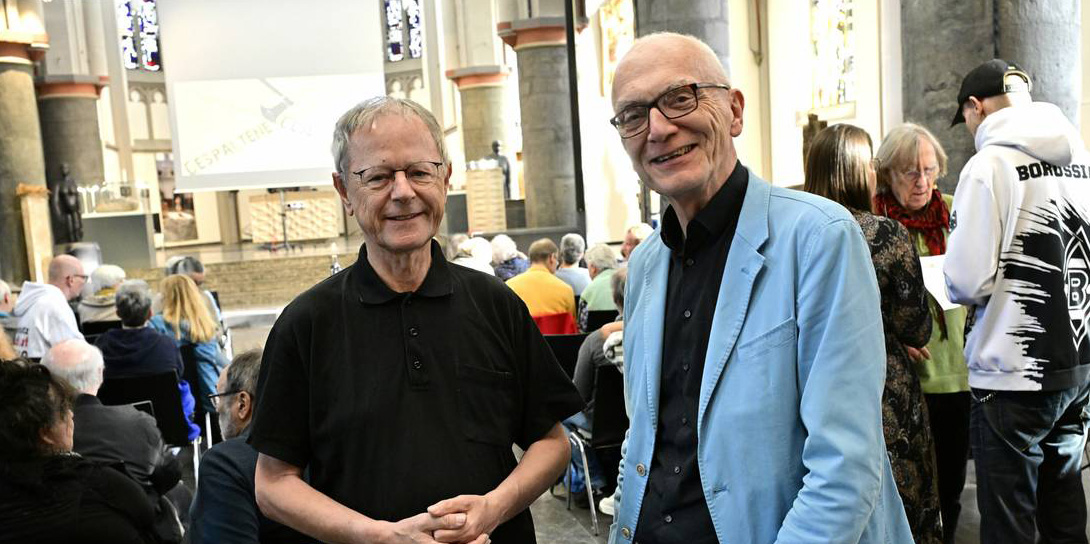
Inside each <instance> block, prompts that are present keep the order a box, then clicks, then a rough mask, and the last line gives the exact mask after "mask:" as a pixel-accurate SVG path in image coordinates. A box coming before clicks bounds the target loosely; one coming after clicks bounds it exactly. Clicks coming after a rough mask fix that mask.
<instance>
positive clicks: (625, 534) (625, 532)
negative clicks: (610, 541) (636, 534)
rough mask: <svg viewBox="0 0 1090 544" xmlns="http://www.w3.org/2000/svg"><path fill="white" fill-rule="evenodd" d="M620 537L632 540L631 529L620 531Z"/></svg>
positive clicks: (626, 528)
mask: <svg viewBox="0 0 1090 544" xmlns="http://www.w3.org/2000/svg"><path fill="white" fill-rule="evenodd" d="M621 536H623V537H625V538H626V539H629V540H631V539H632V529H629V528H628V527H625V528H623V529H621Z"/></svg>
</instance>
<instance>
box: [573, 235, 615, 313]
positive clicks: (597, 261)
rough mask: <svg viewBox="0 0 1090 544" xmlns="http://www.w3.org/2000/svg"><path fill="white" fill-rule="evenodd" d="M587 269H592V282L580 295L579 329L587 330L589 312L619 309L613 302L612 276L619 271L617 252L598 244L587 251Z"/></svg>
mask: <svg viewBox="0 0 1090 544" xmlns="http://www.w3.org/2000/svg"><path fill="white" fill-rule="evenodd" d="M587 269H588V270H589V271H590V278H591V279H590V284H589V285H587V288H586V289H584V290H583V294H582V295H580V296H579V330H581V331H586V330H587V315H588V313H589V312H597V311H601V310H614V311H616V310H617V305H616V304H614V302H613V293H612V290H611V288H610V283H609V282H610V278H612V277H613V273H614V272H616V271H617V254H616V253H614V252H613V248H611V247H609V246H607V245H605V244H598V245H596V246H594V247H592V248H590V249H589V250H588V251H587Z"/></svg>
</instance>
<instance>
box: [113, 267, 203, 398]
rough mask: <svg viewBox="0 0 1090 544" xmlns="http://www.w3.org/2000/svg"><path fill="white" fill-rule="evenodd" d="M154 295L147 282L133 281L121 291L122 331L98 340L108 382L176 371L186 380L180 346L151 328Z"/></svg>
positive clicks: (125, 283) (119, 304)
mask: <svg viewBox="0 0 1090 544" xmlns="http://www.w3.org/2000/svg"><path fill="white" fill-rule="evenodd" d="M151 305H152V295H151V290H150V289H148V284H147V283H146V282H144V281H143V280H129V281H126V282H124V283H122V284H121V286H120V287H118V289H117V315H118V317H119V318H120V319H121V328H120V329H111V330H108V331H106V332H104V333H103V334H102V336H99V337H98V340H96V341H95V347H97V348H98V349H100V350H102V357H103V358H104V359H105V361H106V378H107V379H110V378H132V377H138V376H151V375H153V374H162V373H163V372H167V371H171V370H173V371H174V372H176V373H177V374H178V377H179V378H181V377H182V371H183V366H182V364H183V363H182V356H181V354H180V353H179V352H178V345H177V344H176V343H175V342H174V340H172V339H171V338H170V336H168V335H167V334H169V333H167V334H164V333H163V332H161V331H159V330H156V329H154V328H152V327H149V326H148V320H150V319H151V317H152V315H151Z"/></svg>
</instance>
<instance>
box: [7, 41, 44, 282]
mask: <svg viewBox="0 0 1090 544" xmlns="http://www.w3.org/2000/svg"><path fill="white" fill-rule="evenodd" d="M3 34H4V33H2V32H0V233H2V234H0V237H2V240H0V278H2V279H4V280H5V281H7V282H8V283H9V284H12V285H19V284H20V283H22V282H23V281H24V280H26V279H28V278H29V273H30V270H29V268H28V266H27V248H26V237H25V233H24V232H23V214H22V212H21V211H20V204H19V198H18V197H17V196H16V195H15V188H16V187H17V186H18V185H19V184H20V183H24V184H27V185H39V186H44V185H45V159H44V158H43V156H42V134H41V130H40V128H39V126H38V104H37V102H36V101H35V100H34V67H33V65H32V64H31V47H30V45H29V44H28V43H16V42H10V41H4V40H3Z"/></svg>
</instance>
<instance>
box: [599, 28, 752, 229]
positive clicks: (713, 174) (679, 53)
mask: <svg viewBox="0 0 1090 544" xmlns="http://www.w3.org/2000/svg"><path fill="white" fill-rule="evenodd" d="M691 83H719V84H726V83H727V79H726V76H725V75H724V74H723V70H722V68H721V66H720V64H719V59H718V58H716V57H715V55H714V54H712V53H710V52H709V51H708V50H706V49H705V48H703V47H701V46H700V44H699V43H694V42H693V41H690V40H689V39H686V38H683V37H681V36H677V35H662V36H652V37H651V38H645V39H644V40H642V41H640V42H638V43H637V44H636V45H635V46H633V48H632V50H631V51H629V53H628V54H627V55H626V56H625V57H624V59H622V60H621V63H620V65H619V66H618V68H617V72H616V77H615V79H614V83H613V110H614V113H617V112H619V111H621V110H622V109H624V108H625V107H627V106H630V105H633V104H646V103H648V102H650V101H652V100H655V98H656V97H658V96H660V95H661V94H662V93H663V92H665V91H667V90H669V89H672V88H676V87H679V86H682V85H686V84H691ZM697 92H698V93H699V94H698V105H697V108H696V109H695V110H694V111H693V112H692V113H689V114H687V115H684V116H682V117H678V118H676V119H667V118H666V117H665V116H663V115H662V112H660V111H659V110H658V109H655V108H651V110H650V112H649V116H650V118H649V122H648V126H647V129H646V130H645V131H644V132H643V133H641V134H638V135H636V136H633V137H631V138H627V139H624V140H623V142H624V146H625V150H626V151H627V152H628V155H629V158H631V159H632V167H633V168H634V169H635V170H636V173H637V174H639V176H640V179H642V180H643V181H644V182H645V183H647V185H648V186H649V187H650V188H651V189H653V190H655V191H656V192H658V193H660V194H662V195H664V196H666V197H667V198H668V199H669V200H670V201H671V202H672V203H674V204H675V205H676V206H678V207H679V208H681V209H679V210H678V213H679V214H683V215H686V216H688V217H690V218H691V212H693V211H697V210H699V209H700V208H702V207H703V205H704V204H705V203H707V201H708V200H710V199H711V197H712V196H714V195H715V193H716V191H718V189H719V188H720V187H721V186H722V185H723V183H724V182H725V181H726V178H727V176H728V175H730V173H731V171H732V170H733V169H734V165H735V162H736V161H737V154H736V152H735V149H734V142H733V137H735V136H738V135H739V134H741V132H742V109H743V105H744V101H743V98H742V94H741V93H740V92H739V91H738V90H737V89H731V90H725V89H718V88H704V89H699V90H698V91H697ZM686 212H690V213H686Z"/></svg>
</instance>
